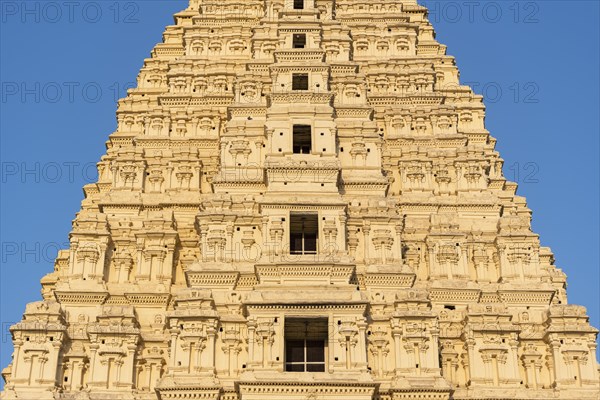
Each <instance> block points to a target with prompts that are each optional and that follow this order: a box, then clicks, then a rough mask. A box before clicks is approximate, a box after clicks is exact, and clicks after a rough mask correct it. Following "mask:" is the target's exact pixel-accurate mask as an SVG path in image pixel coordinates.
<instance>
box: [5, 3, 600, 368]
mask: <svg viewBox="0 0 600 400" xmlns="http://www.w3.org/2000/svg"><path fill="white" fill-rule="evenodd" d="M422 3H423V4H425V5H427V6H428V7H430V8H431V10H432V15H431V20H432V23H433V25H434V27H435V28H436V31H437V33H438V36H437V38H438V40H439V41H441V42H442V43H444V44H446V45H447V46H448V53H449V54H451V55H454V56H455V57H456V58H457V62H458V66H459V68H460V70H461V81H462V82H463V83H467V82H470V83H471V84H472V85H473V86H474V87H475V90H476V92H478V93H481V94H484V95H485V96H486V104H487V106H488V111H487V128H488V129H489V130H490V131H491V133H492V135H493V136H494V137H496V138H497V139H498V147H497V148H498V150H499V151H500V154H501V155H502V157H503V158H504V159H505V161H506V164H505V174H506V175H507V177H508V178H509V179H511V180H513V181H517V182H518V183H519V184H520V187H519V192H518V193H519V194H520V195H522V196H526V197H527V199H528V203H529V206H530V208H531V209H532V210H533V211H534V218H533V226H534V230H535V231H536V232H537V233H539V234H540V235H541V242H542V245H543V246H550V247H552V249H553V251H554V253H555V256H556V264H557V265H558V266H559V267H560V268H562V269H563V270H564V271H565V272H566V273H567V275H568V277H569V279H568V283H569V288H568V294H569V301H570V302H571V303H577V304H583V305H585V306H586V307H587V308H588V311H589V314H590V316H591V319H592V323H593V324H594V325H595V326H597V327H598V326H599V325H600V316H599V313H600V306H599V295H598V289H599V286H600V278H599V251H598V244H599V230H598V226H599V213H598V211H599V207H598V204H599V198H598V197H599V196H598V195H599V176H598V172H599V168H598V167H599V165H598V164H599V141H598V136H599V135H598V134H599V131H600V130H599V108H600V107H599V92H600V90H599V72H598V71H599V70H600V65H599V50H598V49H599V48H600V43H598V41H599V37H600V34H599V26H600V23H599V7H598V2H596V1H574V0H570V1H568V2H567V1H519V2H516V1H500V2H492V1H479V2H471V3H469V2H462V1H458V2H453V1H424V2H422ZM72 4H73V5H72V6H71V8H69V6H65V2H53V1H33V0H30V1H25V2H21V1H7V0H2V2H0V7H1V18H2V23H1V27H0V29H1V31H0V33H1V38H0V44H1V57H0V58H1V61H0V66H1V79H0V81H1V83H2V92H1V96H2V97H1V99H0V106H1V115H0V117H1V118H0V128H1V150H0V155H1V161H2V163H1V166H2V170H1V182H2V190H1V193H0V196H1V209H0V217H1V226H0V233H1V238H0V244H1V246H2V249H1V263H2V265H1V268H0V278H1V279H0V322H1V324H2V326H1V328H2V331H1V335H2V340H1V343H0V365H1V366H2V367H5V366H6V365H7V364H8V362H9V361H10V356H11V353H12V344H11V342H10V336H9V334H8V327H9V326H10V325H11V324H13V323H15V322H17V321H18V320H20V318H21V315H22V313H23V311H24V309H25V304H26V303H27V302H31V301H35V300H38V299H40V285H39V280H40V278H41V277H42V276H44V275H45V274H47V273H48V272H50V271H52V265H53V259H54V257H55V255H56V252H57V249H58V248H66V247H67V246H66V243H67V242H68V233H69V231H70V229H71V221H72V219H73V218H74V216H75V213H76V212H77V211H78V210H79V205H80V201H81V199H82V197H83V194H82V190H81V187H82V186H83V185H84V184H86V183H89V182H92V181H94V179H95V169H94V165H95V163H96V162H97V161H98V160H99V159H100V157H101V156H102V154H104V151H105V147H104V143H105V141H106V140H107V137H108V135H109V134H110V133H111V132H112V131H113V130H114V129H115V127H116V121H115V110H116V99H117V98H119V97H122V96H123V95H124V94H125V89H126V88H127V87H128V86H129V85H131V83H132V82H134V81H135V78H136V76H137V73H138V71H139V69H140V67H141V66H142V62H143V59H144V58H146V57H148V56H149V53H150V50H151V49H152V47H153V46H154V44H155V43H156V42H158V41H160V40H161V34H162V32H163V29H164V27H165V26H166V25H167V24H170V23H172V14H173V13H174V12H176V11H178V10H181V9H183V8H185V5H186V2H184V1H180V0H177V1H173V0H170V1H131V2H129V1H82V2H78V1H75V2H73V3H72ZM466 4H472V6H468V5H466Z"/></svg>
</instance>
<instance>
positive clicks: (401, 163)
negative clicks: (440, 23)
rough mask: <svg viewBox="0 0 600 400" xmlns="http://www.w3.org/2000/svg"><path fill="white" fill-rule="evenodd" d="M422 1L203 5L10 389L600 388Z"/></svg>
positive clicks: (117, 136)
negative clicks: (436, 38) (421, 4)
mask: <svg viewBox="0 0 600 400" xmlns="http://www.w3.org/2000/svg"><path fill="white" fill-rule="evenodd" d="M484 116H485V107H484V104H483V101H482V97H481V96H479V95H476V94H474V93H473V91H472V90H471V89H470V88H469V87H466V86H462V85H461V84H460V83H459V72H458V70H457V67H456V65H455V60H454V59H453V57H451V56H448V55H446V48H445V46H443V45H441V44H440V43H438V42H436V40H435V35H434V31H433V28H432V26H431V24H430V23H429V22H428V20H427V10H426V9H425V8H424V7H422V6H420V5H418V4H417V2H416V0H381V1H372V0H335V1H334V0H191V1H190V5H189V7H188V8H187V9H186V10H184V11H182V12H180V13H178V14H176V15H175V23H174V25H172V26H168V27H167V29H166V31H165V33H164V41H163V43H160V44H158V45H157V46H156V47H155V48H154V50H153V51H152V54H151V57H150V58H148V59H146V60H145V62H144V66H143V68H142V70H141V72H140V74H139V76H138V87H137V88H136V89H131V90H129V93H128V95H127V97H126V98H124V99H122V100H120V101H119V106H118V111H117V120H118V128H117V130H116V132H114V133H112V134H111V135H110V137H109V140H108V142H107V152H106V155H105V156H103V157H102V159H101V161H100V162H99V163H98V171H99V179H98V182H97V183H94V184H89V185H86V186H85V188H84V190H85V200H84V201H83V203H82V207H81V211H80V212H79V213H78V214H77V217H76V218H75V220H74V221H73V230H72V232H71V234H70V247H69V248H68V249H65V250H62V251H60V252H59V255H58V257H57V259H56V263H55V267H54V272H52V273H50V274H49V275H47V276H46V277H44V278H43V279H42V281H41V284H42V295H43V300H42V301H39V302H35V303H31V304H29V305H27V308H26V310H25V314H24V316H23V320H22V321H21V322H19V323H17V324H15V325H13V326H12V327H11V328H10V331H11V334H12V339H13V344H14V353H13V359H12V363H11V364H10V365H9V366H8V367H6V368H5V369H4V370H3V371H2V375H3V377H4V379H5V381H6V385H5V390H4V392H3V393H2V395H1V398H2V399H3V400H50V399H52V400H108V399H111V400H171V399H173V400H191V399H202V400H341V399H344V400H400V399H402V400H450V399H454V400H483V399H498V400H500V399H513V400H532V399H558V400H564V399H573V400H583V399H590V400H591V399H598V396H599V393H600V390H599V377H598V364H597V362H596V335H597V333H598V331H597V330H596V329H594V328H593V327H591V326H590V325H589V323H588V317H587V315H586V310H585V308H584V307H581V306H576V305H569V304H568V303H567V297H566V291H565V288H566V277H565V274H564V273H563V272H562V271H561V270H560V269H559V268H557V267H556V266H555V265H554V264H553V255H552V252H551V251H550V249H549V248H547V247H542V246H541V245H540V240H539V237H538V235H536V234H535V233H533V232H532V231H531V224H530V222H531V210H530V209H529V208H528V207H527V204H526V202H525V199H524V198H522V197H519V196H517V195H516V190H517V185H516V184H515V183H512V182H508V181H507V180H506V179H505V177H504V176H503V174H502V164H503V160H502V158H500V155H499V154H498V152H496V151H495V144H496V140H495V139H494V138H493V137H491V136H490V134H489V132H488V131H487V130H486V129H485V127H484Z"/></svg>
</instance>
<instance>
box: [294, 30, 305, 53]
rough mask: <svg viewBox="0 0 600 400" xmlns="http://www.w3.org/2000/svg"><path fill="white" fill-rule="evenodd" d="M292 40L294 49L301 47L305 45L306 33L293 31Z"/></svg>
mask: <svg viewBox="0 0 600 400" xmlns="http://www.w3.org/2000/svg"><path fill="white" fill-rule="evenodd" d="M292 42H293V47H294V49H303V48H305V47H306V35H305V34H304V33H295V34H294V39H293V41H292Z"/></svg>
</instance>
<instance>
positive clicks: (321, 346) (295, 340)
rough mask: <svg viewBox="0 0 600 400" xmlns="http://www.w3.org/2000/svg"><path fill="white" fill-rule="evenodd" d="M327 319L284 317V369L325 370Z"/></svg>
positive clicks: (302, 370) (301, 370) (300, 370)
mask: <svg viewBox="0 0 600 400" xmlns="http://www.w3.org/2000/svg"><path fill="white" fill-rule="evenodd" d="M325 343H327V319H323V318H311V319H301V318H290V319H288V318H286V320H285V370H286V371H287V372H325Z"/></svg>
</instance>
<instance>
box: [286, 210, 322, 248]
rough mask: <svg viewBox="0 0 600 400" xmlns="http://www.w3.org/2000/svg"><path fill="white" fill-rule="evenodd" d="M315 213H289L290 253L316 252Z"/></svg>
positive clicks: (316, 229)
mask: <svg viewBox="0 0 600 400" xmlns="http://www.w3.org/2000/svg"><path fill="white" fill-rule="evenodd" d="M318 237H319V219H318V215H317V214H292V215H290V254H317V239H318Z"/></svg>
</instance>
